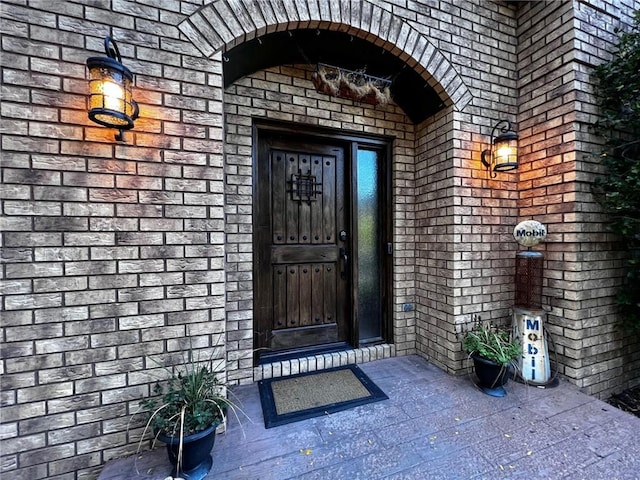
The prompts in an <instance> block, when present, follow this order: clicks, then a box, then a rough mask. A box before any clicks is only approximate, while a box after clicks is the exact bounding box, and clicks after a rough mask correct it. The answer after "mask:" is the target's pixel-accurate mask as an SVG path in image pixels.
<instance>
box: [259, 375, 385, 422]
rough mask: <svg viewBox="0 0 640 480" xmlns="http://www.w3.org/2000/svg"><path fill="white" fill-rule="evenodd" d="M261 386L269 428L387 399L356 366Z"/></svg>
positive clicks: (260, 384) (276, 379)
mask: <svg viewBox="0 0 640 480" xmlns="http://www.w3.org/2000/svg"><path fill="white" fill-rule="evenodd" d="M258 387H259V389H260V401H261V402H262V413H263V415H264V425H265V427H266V428H271V427H277V426H278V425H284V424H286V423H291V422H297V421H300V420H305V419H307V418H312V417H318V416H320V415H325V414H328V413H334V412H339V411H341V410H346V409H348V408H353V407H356V406H359V405H364V404H366V403H371V402H378V401H380V400H386V399H387V398H388V397H387V396H386V395H385V394H384V392H383V391H382V390H380V388H378V386H377V385H376V384H375V383H373V382H372V381H371V379H370V378H369V377H367V376H366V375H365V373H364V372H363V371H362V370H360V369H359V368H358V367H357V366H356V365H346V366H344V367H338V368H332V369H330V370H320V371H318V372H309V373H302V374H299V375H293V376H290V377H282V378H270V379H267V380H262V381H260V382H258Z"/></svg>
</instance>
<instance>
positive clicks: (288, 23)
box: [178, 0, 472, 111]
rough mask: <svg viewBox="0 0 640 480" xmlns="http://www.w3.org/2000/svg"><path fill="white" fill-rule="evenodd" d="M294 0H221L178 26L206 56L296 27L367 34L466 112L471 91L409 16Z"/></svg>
mask: <svg viewBox="0 0 640 480" xmlns="http://www.w3.org/2000/svg"><path fill="white" fill-rule="evenodd" d="M288 6H289V4H286V3H285V4H281V5H278V4H277V3H271V2H269V3H267V2H251V1H246V0H239V1H228V0H216V1H214V2H212V3H209V4H208V5H205V6H203V7H202V8H200V9H199V10H197V11H196V12H194V13H193V14H192V15H190V16H189V17H188V18H187V19H186V20H184V21H183V22H181V23H180V24H179V25H178V28H179V29H180V30H181V31H182V33H183V34H184V35H186V36H187V38H189V40H190V41H191V42H192V43H193V44H194V45H195V46H196V47H197V48H198V49H199V50H200V51H201V52H202V54H203V55H204V56H206V57H211V56H212V55H214V54H215V53H217V52H219V51H221V50H223V49H230V48H232V47H234V46H235V45H237V44H240V43H242V42H245V41H247V40H250V39H252V38H255V37H259V36H261V35H264V34H267V33H271V32H275V31H282V30H293V29H305V28H309V29H313V28H326V29H329V30H338V31H344V32H348V33H350V34H352V35H354V36H356V37H359V38H363V39H366V40H367V41H370V42H372V43H375V44H376V45H379V46H380V47H382V48H383V49H385V50H387V51H389V52H391V53H392V54H393V55H396V56H398V57H399V58H400V59H401V60H403V61H404V62H405V63H406V64H407V65H408V66H409V67H411V68H413V69H414V70H415V71H416V72H417V73H418V74H419V75H420V76H422V78H424V80H425V81H426V82H427V83H428V84H429V85H430V86H431V87H432V88H433V89H434V90H435V91H436V92H437V94H438V95H439V96H440V98H441V99H442V101H443V103H444V105H445V106H452V107H453V108H454V109H455V110H458V111H461V110H463V109H464V108H465V107H466V105H467V104H468V103H469V102H470V101H471V100H472V94H471V91H470V90H469V88H468V87H467V86H466V85H465V83H464V81H463V80H462V78H461V77H460V75H459V74H458V72H457V71H456V70H455V69H454V68H453V65H452V64H451V63H450V62H449V61H448V60H447V58H446V57H445V56H444V55H443V54H442V53H441V52H440V51H439V50H438V49H437V48H436V47H435V46H434V45H433V43H431V42H430V41H429V39H428V38H427V37H425V36H424V35H423V34H421V33H420V32H418V31H417V30H416V29H415V28H414V27H412V26H411V25H410V24H409V23H408V22H406V21H405V20H403V19H401V18H399V17H397V16H394V15H393V14H392V13H391V12H389V11H388V10H385V9H383V8H381V7H379V6H377V5H374V4H372V3H371V2H369V1H367V0H354V1H352V2H349V3H345V2H341V3H340V10H337V9H336V6H335V4H334V5H333V8H332V7H331V5H330V1H329V0H320V1H318V2H316V1H315V0H306V1H299V2H296V8H287V7H288Z"/></svg>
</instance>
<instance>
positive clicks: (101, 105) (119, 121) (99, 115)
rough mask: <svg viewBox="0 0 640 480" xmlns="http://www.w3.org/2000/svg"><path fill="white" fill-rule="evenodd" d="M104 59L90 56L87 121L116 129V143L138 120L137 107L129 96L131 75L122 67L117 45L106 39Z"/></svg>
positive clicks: (109, 38) (88, 64)
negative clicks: (117, 131)
mask: <svg viewBox="0 0 640 480" xmlns="http://www.w3.org/2000/svg"><path fill="white" fill-rule="evenodd" d="M104 50H105V52H106V53H107V56H106V57H90V58H88V59H87V67H89V118H90V119H91V120H93V121H94V122H96V123H99V124H100V125H104V126H105V127H111V128H117V129H118V130H119V133H118V134H116V140H118V141H122V132H123V131H124V130H129V129H131V128H133V121H134V120H135V119H136V118H138V104H137V103H136V102H135V101H134V100H133V98H132V96H131V85H132V83H133V73H131V70H129V69H128V68H127V67H125V66H124V65H122V58H121V57H120V51H119V50H118V45H117V44H116V42H115V41H114V40H113V39H112V38H111V37H109V36H107V37H105V38H104Z"/></svg>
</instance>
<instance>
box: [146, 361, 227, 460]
mask: <svg viewBox="0 0 640 480" xmlns="http://www.w3.org/2000/svg"><path fill="white" fill-rule="evenodd" d="M187 355H188V356H187V361H186V362H185V363H184V365H179V366H174V367H171V368H168V367H163V369H164V370H165V371H166V372H167V377H168V378H167V379H166V380H165V381H162V382H161V381H158V382H156V384H155V385H154V388H153V393H154V394H155V396H154V397H152V398H146V399H143V400H141V401H140V407H141V409H143V410H144V411H145V412H146V423H145V426H144V429H143V432H142V437H141V439H140V442H139V444H138V452H139V451H140V449H141V446H142V442H143V440H144V438H146V435H147V432H149V431H151V432H153V434H154V443H155V441H156V440H157V439H158V437H159V436H160V435H164V436H167V437H174V438H178V440H179V441H178V454H177V471H178V472H180V471H181V468H182V455H183V445H184V439H185V437H187V436H189V435H192V434H194V433H198V432H201V431H203V430H206V429H207V428H209V427H211V426H213V425H215V424H220V423H223V424H225V423H226V416H227V413H228V412H233V414H234V415H235V417H236V418H238V414H237V412H236V410H238V407H237V406H236V405H235V404H233V403H232V402H231V401H230V400H229V399H228V398H227V396H226V395H227V393H228V392H227V389H226V387H225V385H224V384H223V383H222V382H220V380H219V378H218V374H219V371H218V369H217V368H216V367H215V365H214V364H215V362H216V361H215V360H213V359H212V358H209V359H208V360H206V361H198V359H195V358H194V354H193V350H191V349H190V350H189V351H188V353H187Z"/></svg>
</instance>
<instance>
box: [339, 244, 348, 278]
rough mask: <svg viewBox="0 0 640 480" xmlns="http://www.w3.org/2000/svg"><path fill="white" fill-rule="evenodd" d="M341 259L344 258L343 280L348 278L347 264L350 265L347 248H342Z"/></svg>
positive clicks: (341, 275) (341, 273)
mask: <svg viewBox="0 0 640 480" xmlns="http://www.w3.org/2000/svg"><path fill="white" fill-rule="evenodd" d="M340 258H342V271H341V272H340V277H341V278H347V264H348V263H349V252H348V251H347V249H346V248H344V247H342V248H340Z"/></svg>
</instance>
